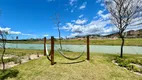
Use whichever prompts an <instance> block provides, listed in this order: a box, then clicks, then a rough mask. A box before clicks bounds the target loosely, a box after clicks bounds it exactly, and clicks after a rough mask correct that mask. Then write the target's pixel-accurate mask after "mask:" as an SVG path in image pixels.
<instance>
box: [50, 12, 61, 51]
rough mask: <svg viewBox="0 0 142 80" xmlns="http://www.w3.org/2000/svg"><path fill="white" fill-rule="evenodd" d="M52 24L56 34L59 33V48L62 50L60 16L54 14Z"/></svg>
mask: <svg viewBox="0 0 142 80" xmlns="http://www.w3.org/2000/svg"><path fill="white" fill-rule="evenodd" d="M52 19H53V21H54V24H55V25H56V26H57V28H58V33H59V41H60V48H61V50H62V41H61V40H62V38H61V32H60V15H59V14H55V16H53V17H52Z"/></svg>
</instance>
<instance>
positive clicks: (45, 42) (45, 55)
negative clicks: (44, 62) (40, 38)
mask: <svg viewBox="0 0 142 80" xmlns="http://www.w3.org/2000/svg"><path fill="white" fill-rule="evenodd" d="M44 56H46V37H44Z"/></svg>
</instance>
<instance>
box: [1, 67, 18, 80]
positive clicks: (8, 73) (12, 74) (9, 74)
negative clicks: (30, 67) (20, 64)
mask: <svg viewBox="0 0 142 80" xmlns="http://www.w3.org/2000/svg"><path fill="white" fill-rule="evenodd" d="M18 73H19V71H18V70H16V69H7V70H5V71H4V72H3V71H2V70H0V80H5V79H6V78H8V77H10V78H12V77H16V76H17V74H18Z"/></svg>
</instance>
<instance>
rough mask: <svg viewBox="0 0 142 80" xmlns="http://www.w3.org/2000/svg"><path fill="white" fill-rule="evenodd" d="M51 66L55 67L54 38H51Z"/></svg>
mask: <svg viewBox="0 0 142 80" xmlns="http://www.w3.org/2000/svg"><path fill="white" fill-rule="evenodd" d="M51 65H54V36H51Z"/></svg>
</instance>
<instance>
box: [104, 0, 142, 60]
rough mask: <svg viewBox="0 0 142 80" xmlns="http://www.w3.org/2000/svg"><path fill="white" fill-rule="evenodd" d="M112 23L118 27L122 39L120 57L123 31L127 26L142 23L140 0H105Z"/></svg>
mask: <svg viewBox="0 0 142 80" xmlns="http://www.w3.org/2000/svg"><path fill="white" fill-rule="evenodd" d="M105 5H106V8H107V10H108V11H109V13H110V14H111V16H110V19H111V21H112V23H113V24H114V25H115V26H116V27H117V28H118V29H119V32H118V33H119V36H120V38H121V39H122V44H121V53H120V57H121V58H122V57H123V45H124V42H125V39H124V31H125V30H126V28H127V27H128V26H137V25H141V24H142V0H105Z"/></svg>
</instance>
